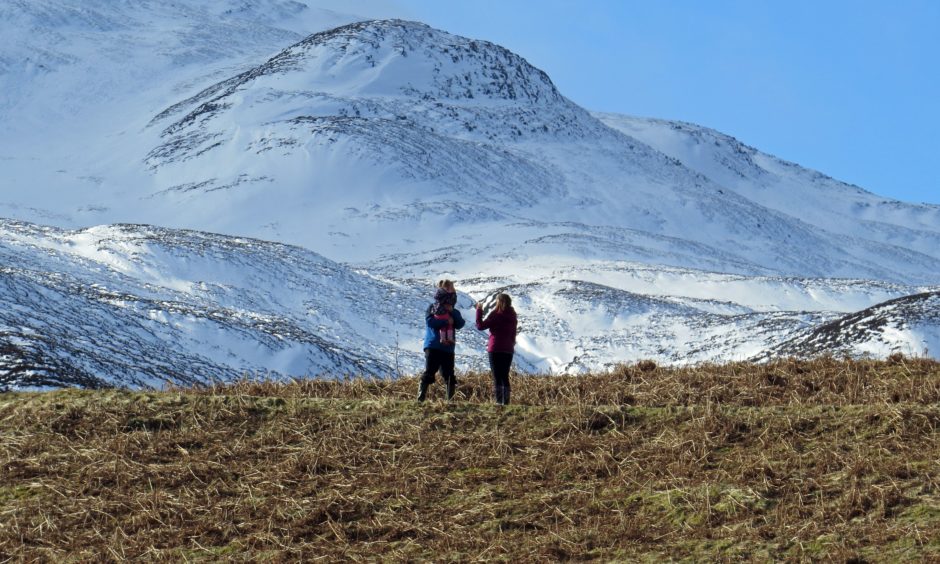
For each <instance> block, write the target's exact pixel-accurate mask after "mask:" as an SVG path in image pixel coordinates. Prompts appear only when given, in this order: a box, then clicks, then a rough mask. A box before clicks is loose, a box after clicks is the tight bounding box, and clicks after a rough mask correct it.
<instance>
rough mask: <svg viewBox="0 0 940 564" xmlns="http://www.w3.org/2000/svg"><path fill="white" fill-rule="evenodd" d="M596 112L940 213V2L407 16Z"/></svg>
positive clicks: (597, 5) (634, 6)
mask: <svg viewBox="0 0 940 564" xmlns="http://www.w3.org/2000/svg"><path fill="white" fill-rule="evenodd" d="M396 4H397V5H398V7H399V8H401V9H402V10H403V11H404V12H405V13H404V16H405V17H409V18H412V19H417V20H420V21H424V22H426V23H428V24H429V25H432V26H433V27H437V28H440V29H444V30H446V31H449V32H451V33H456V34H459V35H464V36H467V37H473V38H476V39H486V40H489V41H492V42H494V43H499V44H500V45H503V46H504V47H507V48H509V49H511V50H512V51H515V52H516V53H519V54H520V55H522V56H523V57H525V58H526V59H527V60H528V61H529V62H530V63H532V64H533V65H535V66H537V67H539V68H541V69H542V70H544V71H546V72H547V73H548V74H549V76H551V78H552V80H553V81H554V82H555V84H556V86H558V88H559V90H560V91H561V92H562V94H564V95H565V96H567V97H568V98H570V99H571V100H573V101H575V102H576V103H578V104H580V105H582V106H584V107H586V108H588V109H590V110H600V111H610V112H617V113H624V114H630V115H638V116H649V117H657V118H665V119H675V120H682V121H689V122H693V123H697V124H700V125H704V126H707V127H711V128H714V129H717V130H719V131H721V132H723V133H727V134H729V135H733V136H734V137H737V138H738V139H739V140H741V141H742V142H744V143H746V144H748V145H752V146H754V147H756V148H758V149H760V150H762V151H765V152H768V153H771V154H774V155H776V156H778V157H781V158H783V159H786V160H790V161H793V162H796V163H798V164H800V165H803V166H806V167H809V168H813V169H816V170H819V171H820V172H823V173H825V174H828V175H830V176H833V177H835V178H838V179H839V180H843V181H846V182H850V183H853V184H857V185H859V186H861V187H862V188H865V189H866V190H870V191H872V192H875V193H877V194H880V195H884V196H889V197H893V198H897V199H900V200H905V201H910V202H930V203H940V175H938V174H937V173H936V170H937V163H936V160H937V158H938V157H940V154H938V153H940V141H938V138H940V1H933V0H899V1H895V2H891V1H888V0H884V1H880V2H875V1H868V0H859V1H843V0H824V1H816V2H812V1H808V0H788V1H783V0H780V1H773V2H771V1H758V0H752V1H731V0H708V1H703V0H699V1H695V0H671V1H667V0H646V1H644V2H637V1H633V0H581V1H574V0H473V1H472V2H471V1H462V2H457V1H444V0H397V2H396Z"/></svg>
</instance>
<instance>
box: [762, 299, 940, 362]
mask: <svg viewBox="0 0 940 564" xmlns="http://www.w3.org/2000/svg"><path fill="white" fill-rule="evenodd" d="M937 351H940V292H937V291H934V292H924V293H920V294H915V295H910V296H903V297H900V298H896V299H893V300H889V301H886V302H884V303H880V304H877V305H874V306H872V307H870V308H865V309H864V310H862V311H859V312H854V313H852V314H850V315H846V316H843V317H840V318H838V319H834V320H832V321H830V322H829V323H825V324H823V325H821V326H818V327H813V328H811V329H807V330H805V331H802V332H800V334H798V335H796V336H794V337H793V338H792V339H789V340H787V341H785V342H783V343H781V344H779V345H777V346H775V347H773V348H771V349H770V350H768V351H767V352H765V353H764V354H762V355H760V356H761V357H762V358H770V357H771V356H775V355H789V356H816V355H821V354H835V355H849V356H860V355H870V356H873V357H881V358H883V357H885V356H888V355H890V354H894V353H901V354H904V355H908V356H928V355H930V356H933V357H936V356H937Z"/></svg>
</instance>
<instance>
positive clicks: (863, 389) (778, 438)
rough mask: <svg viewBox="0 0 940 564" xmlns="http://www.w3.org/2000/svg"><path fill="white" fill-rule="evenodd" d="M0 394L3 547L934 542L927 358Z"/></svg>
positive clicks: (105, 551)
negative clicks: (496, 399)
mask: <svg viewBox="0 0 940 564" xmlns="http://www.w3.org/2000/svg"><path fill="white" fill-rule="evenodd" d="M460 381H461V383H460V386H459V393H458V399H457V401H455V402H444V401H441V400H440V399H439V398H440V395H441V394H442V393H443V390H442V387H441V386H440V384H437V385H436V387H435V388H434V389H432V394H433V395H434V397H436V398H437V399H434V397H432V400H431V401H428V402H426V403H424V404H417V403H416V402H415V401H414V399H413V397H414V395H415V392H416V390H417V379H416V378H403V379H400V380H367V379H356V378H349V379H343V380H340V381H322V380H317V381H314V380H309V381H308V380H301V381H296V382H248V381H244V382H237V383H234V384H231V385H228V386H218V387H212V388H201V389H173V390H167V391H163V392H130V391H121V390H101V391H79V390H62V391H56V392H50V393H44V394H33V393H11V394H0V469H2V471H0V515H2V516H3V519H2V520H0V555H3V556H6V557H9V558H12V559H15V560H37V559H38V560H51V559H59V558H66V559H72V560H82V561H83V560H99V559H102V558H104V559H130V558H144V559H162V560H182V561H201V560H205V561H218V560H250V561H258V560H261V561H264V560H270V561H280V560H286V559H290V560H305V559H313V558H315V557H318V558H325V559H329V560H354V561H355V560H376V559H383V560H471V559H474V560H519V559H522V560H526V561H529V560H565V559H599V560H638V561H662V560H688V561H701V560H719V561H723V560H771V559H773V560H817V559H825V560H846V561H848V560H854V561H877V560H891V561H923V560H931V559H940V513H938V511H937V508H938V507H940V431H938V427H940V402H938V400H940V365H938V364H937V363H935V362H931V361H926V360H922V359H906V358H895V359H891V360H889V361H886V362H875V361H839V360H834V359H820V360H816V361H796V360H793V361H782V362H778V363H774V364H768V365H752V364H743V363H742V364H728V365H707V366H699V367H693V368H683V369H670V368H664V367H659V366H656V365H655V364H653V363H644V364H639V363H638V364H637V365H624V366H619V367H616V368H615V369H613V370H612V371H611V372H610V373H606V374H593V375H585V376H579V377H546V376H521V375H514V376H513V379H512V385H513V391H512V399H513V401H514V404H513V405H509V406H496V405H494V404H493V403H492V402H491V394H492V392H491V390H490V381H489V377H488V375H486V374H475V373H470V374H462V375H461V376H460Z"/></svg>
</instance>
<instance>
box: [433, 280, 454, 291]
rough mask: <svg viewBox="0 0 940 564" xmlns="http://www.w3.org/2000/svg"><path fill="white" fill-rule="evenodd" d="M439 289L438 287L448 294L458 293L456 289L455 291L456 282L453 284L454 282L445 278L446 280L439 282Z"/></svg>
mask: <svg viewBox="0 0 940 564" xmlns="http://www.w3.org/2000/svg"><path fill="white" fill-rule="evenodd" d="M437 287H438V288H442V289H444V290H447V291H448V292H451V293H453V292H456V291H457V290H456V289H454V282H453V281H452V280H448V279H446V278H445V279H444V280H441V281H439V282H438V283H437Z"/></svg>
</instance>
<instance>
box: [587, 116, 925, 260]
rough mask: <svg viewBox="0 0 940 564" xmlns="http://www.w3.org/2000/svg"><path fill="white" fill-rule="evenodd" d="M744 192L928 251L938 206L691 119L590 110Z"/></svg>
mask: <svg viewBox="0 0 940 564" xmlns="http://www.w3.org/2000/svg"><path fill="white" fill-rule="evenodd" d="M594 115H595V116H596V117H597V118H598V119H600V120H601V121H603V122H604V123H606V124H607V125H610V126H611V127H613V128H614V129H617V130H618V131H621V132H623V133H625V134H627V135H630V136H632V137H635V138H636V139H639V140H641V141H642V142H644V143H646V144H648V145H650V146H651V147H654V148H656V149H657V150H658V151H662V152H663V153H665V154H667V155H669V156H670V157H672V158H675V159H677V160H678V161H680V162H681V163H682V164H683V165H684V166H687V167H689V168H690V169H692V170H694V171H696V172H698V173H701V174H703V175H704V176H706V177H708V178H710V179H711V180H713V181H715V182H716V183H717V184H720V185H721V186H723V187H727V188H730V189H731V190H734V191H735V192H736V193H738V194H740V195H741V196H744V197H745V198H747V199H749V200H752V201H754V202H757V203H759V204H761V205H763V206H766V207H769V208H772V209H775V210H778V211H780V212H783V213H785V214H787V215H790V216H793V217H799V218H801V219H802V220H803V221H805V222H807V223H810V224H812V225H814V226H815V227H820V228H823V229H826V230H828V231H831V232H833V233H837V234H840V235H846V236H858V235H859V234H861V233H865V234H866V237H867V238H869V239H872V240H875V241H879V242H881V243H885V244H890V245H895V244H898V243H902V244H903V245H904V246H905V247H907V248H910V249H915V250H917V251H920V252H924V253H927V254H932V255H935V254H936V251H937V249H938V248H940V206H938V205H932V204H907V203H904V202H899V201H897V200H890V199H886V198H883V197H880V196H877V195H876V194H872V193H871V192H866V191H865V190H862V189H861V188H859V187H857V186H852V185H849V184H846V183H844V182H839V181H838V180H835V179H833V178H830V177H828V176H826V175H824V174H820V173H819V172H816V171H813V170H807V169H805V168H803V167H800V166H799V165H797V164H794V163H790V162H786V161H783V160H781V159H778V158H776V157H774V156H771V155H768V154H766V153H762V152H761V151H759V150H757V149H755V148H753V147H749V146H747V145H745V144H743V143H741V142H740V141H738V140H737V139H735V138H733V137H730V136H728V135H725V134H722V133H719V132H718V131H715V130H712V129H708V128H706V127H701V126H698V125H695V124H691V123H683V122H677V121H667V120H661V119H651V118H639V117H631V116H624V115H619V114H602V113H597V114H594Z"/></svg>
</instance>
